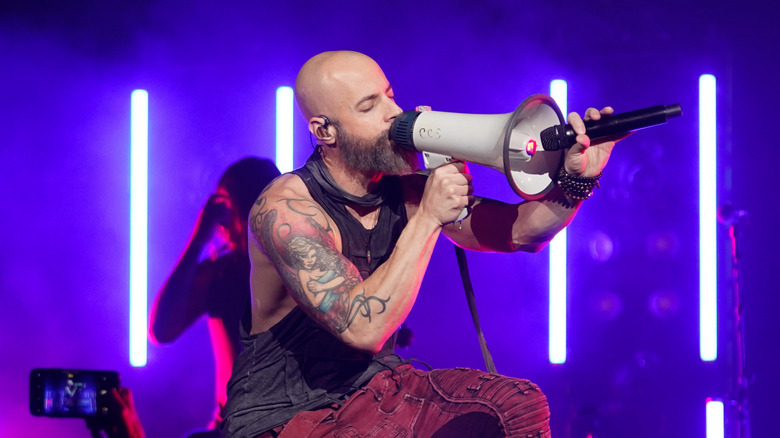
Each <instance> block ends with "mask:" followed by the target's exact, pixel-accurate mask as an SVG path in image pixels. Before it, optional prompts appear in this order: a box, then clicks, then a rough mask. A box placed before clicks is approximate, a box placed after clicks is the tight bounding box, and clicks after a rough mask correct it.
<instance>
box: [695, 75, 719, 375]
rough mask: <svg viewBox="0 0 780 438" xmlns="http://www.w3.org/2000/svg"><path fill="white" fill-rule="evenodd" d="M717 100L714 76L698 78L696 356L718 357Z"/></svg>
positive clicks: (702, 357)
mask: <svg viewBox="0 0 780 438" xmlns="http://www.w3.org/2000/svg"><path fill="white" fill-rule="evenodd" d="M716 105H717V99H716V83H715V77H714V76H712V75H701V76H700V77H699V355H700V357H701V360H703V361H714V360H716V359H717V358H718V316H717V312H718V257H717V253H718V243H717V242H718V240H717V237H718V236H717V221H718V207H717V183H718V180H717V171H716V166H717V152H718V149H717V126H716V122H717V111H716V108H717V106H716Z"/></svg>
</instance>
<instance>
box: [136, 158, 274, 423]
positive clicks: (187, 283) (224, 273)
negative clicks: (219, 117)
mask: <svg viewBox="0 0 780 438" xmlns="http://www.w3.org/2000/svg"><path fill="white" fill-rule="evenodd" d="M277 176H279V170H278V169H277V168H276V166H275V165H274V163H273V162H271V161H270V160H267V159H260V158H254V157H249V158H244V159H242V160H240V161H238V162H236V163H234V164H232V165H231V166H230V167H228V169H227V170H226V171H225V173H224V174H223V175H222V177H221V179H220V180H219V184H218V185H217V190H216V192H215V193H214V194H212V195H211V196H209V199H208V201H206V205H205V206H204V207H203V210H202V211H201V213H200V217H199V218H198V221H197V224H196V225H195V228H194V230H193V232H192V237H191V238H190V241H189V243H188V244H187V246H186V248H185V249H184V253H183V254H182V256H181V258H180V259H179V262H178V263H177V264H176V267H174V269H173V272H171V275H170V276H169V277H168V279H167V281H166V282H165V285H164V286H163V287H162V289H160V291H159V293H158V295H157V299H156V301H155V303H154V307H153V309H152V314H151V318H150V325H149V337H150V339H151V340H152V341H153V342H155V343H156V344H165V343H169V342H173V341H175V340H176V339H177V338H178V337H179V336H181V334H182V333H184V331H185V330H187V329H188V328H189V327H190V326H192V325H193V323H195V322H196V321H197V320H199V319H200V318H201V317H203V316H204V315H205V316H207V317H208V329H209V334H210V337H211V347H212V350H213V353H214V364H215V372H216V375H215V398H216V404H217V411H216V414H215V417H214V419H213V421H212V423H211V424H210V425H209V427H210V428H215V427H216V426H217V425H218V423H219V422H220V421H221V419H222V408H223V407H224V405H225V401H226V399H227V395H226V393H225V388H226V385H227V382H228V379H229V378H230V372H231V368H232V366H233V361H234V360H235V358H236V356H237V355H238V353H239V351H240V348H241V344H240V336H239V320H240V319H241V316H242V314H243V312H244V311H245V309H246V308H247V306H248V305H249V301H250V294H249V269H250V264H249V256H248V254H247V217H248V215H249V210H250V209H251V208H252V205H253V203H254V202H255V200H256V199H257V197H258V195H259V194H260V192H261V191H262V190H263V189H264V188H265V186H266V185H268V183H269V182H271V180H273V179H274V178H276V177H277Z"/></svg>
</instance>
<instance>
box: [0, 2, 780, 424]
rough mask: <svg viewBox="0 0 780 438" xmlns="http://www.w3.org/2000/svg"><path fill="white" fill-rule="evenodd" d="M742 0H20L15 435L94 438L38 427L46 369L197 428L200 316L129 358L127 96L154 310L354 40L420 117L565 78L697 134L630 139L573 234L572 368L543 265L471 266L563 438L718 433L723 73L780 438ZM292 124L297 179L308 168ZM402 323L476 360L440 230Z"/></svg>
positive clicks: (2, 240)
mask: <svg viewBox="0 0 780 438" xmlns="http://www.w3.org/2000/svg"><path fill="white" fill-rule="evenodd" d="M747 3H748V2H742V3H735V2H687V3H682V2H679V3H677V4H674V5H672V4H669V5H664V4H661V2H640V1H635V0H631V1H613V0H595V1H593V2H590V3H589V4H586V3H583V4H574V3H573V2H572V3H571V4H570V2H562V1H550V2H543V1H542V2H534V3H532V2H520V1H510V0H483V1H480V2H471V1H443V0H435V1H419V2H405V1H394V2H385V1H377V2H358V1H354V2H315V1H289V2H273V3H271V2H261V1H255V2H250V1H239V2H229V4H228V5H220V6H217V4H216V3H214V2H204V1H169V2H152V1H137V2H121V1H104V2H86V1H76V2H57V1H45V2H25V1H17V2H14V1H11V2H4V3H3V5H2V6H0V60H1V61H2V66H1V67H0V97H1V98H2V99H0V102H1V103H0V147H2V155H0V157H2V158H1V159H0V175H2V184H0V195H2V196H1V197H0V199H2V200H3V214H2V216H0V217H1V219H0V247H1V248H3V251H2V256H0V297H2V306H0V339H2V360H0V375H2V377H3V379H2V380H3V387H4V388H3V391H0V434H2V435H3V436H63V437H86V436H88V432H87V430H86V427H85V426H84V424H83V422H82V421H80V420H64V419H49V418H36V417H33V416H32V415H31V414H30V413H29V409H28V376H29V372H30V370H31V369H32V368H35V367H70V368H95V369H114V370H117V371H119V372H120V373H121V375H122V381H123V384H124V385H125V386H127V387H130V388H132V390H133V392H134V395H135V400H136V404H137V407H138V411H139V414H140V416H141V419H142V421H143V423H144V425H145V428H146V431H147V434H148V436H149V437H152V438H154V437H178V436H183V435H185V434H186V433H187V432H188V431H191V430H193V429H195V428H198V427H200V426H204V425H205V424H206V422H207V421H208V420H209V417H210V414H211V412H212V403H213V397H212V385H213V364H212V359H211V351H210V348H209V345H208V338H207V332H206V325H205V323H204V322H203V321H201V322H200V323H199V324H198V325H197V326H195V327H194V328H193V329H191V330H190V331H188V332H187V333H186V334H185V335H184V337H183V338H181V339H180V340H179V341H177V342H176V343H174V344H172V345H169V346H165V347H154V346H152V345H150V347H149V360H148V365H147V366H146V367H143V368H132V367H130V365H129V360H128V353H127V351H128V345H127V344H128V341H127V339H128V333H127V332H128V329H127V326H128V322H127V315H128V304H127V303H128V297H127V294H128V293H127V290H128V276H129V272H128V265H129V259H128V253H129V229H128V227H129V99H130V92H131V91H132V90H133V89H135V88H144V89H147V90H148V91H149V93H150V125H151V126H150V155H149V158H150V175H149V180H150V193H149V207H150V213H149V291H150V293H149V302H150V304H151V302H152V301H153V299H154V296H155V293H156V290H157V289H158V288H159V287H160V285H161V284H162V283H163V281H164V280H165V278H166V276H167V275H168V273H169V272H170V270H171V269H172V267H173V265H174V264H175V262H176V260H177V259H178V257H179V255H180V252H181V251H182V249H183V247H184V245H185V243H186V242H187V240H188V238H189V235H190V232H191V229H192V226H193V225H194V223H195V219H196V217H197V214H198V212H199V209H200V208H201V207H202V205H203V203H205V201H206V199H207V197H208V194H209V193H210V192H211V190H213V189H214V187H215V185H216V182H217V179H218V177H219V175H220V174H221V172H222V171H223V170H224V169H225V168H226V167H227V165H228V164H230V163H231V162H233V161H235V160H237V159H239V158H241V157H243V156H246V155H258V156H264V157H269V158H273V156H274V93H275V90H276V88H277V87H278V86H280V85H292V83H293V81H294V78H295V75H296V73H297V70H298V69H299V67H300V66H301V64H302V63H303V62H304V61H305V60H306V59H308V58H309V57H310V56H312V55H314V54H316V53H318V52H320V51H323V50H333V49H351V50H358V51H362V52H365V53H367V54H369V55H370V56H372V57H373V58H374V59H376V60H377V61H378V62H379V63H380V65H382V66H383V68H384V69H385V72H386V74H387V75H388V77H389V79H390V81H391V82H392V83H393V85H394V88H395V91H396V96H397V101H398V103H399V105H401V106H402V107H403V108H405V109H411V108H413V107H414V106H416V105H421V104H425V105H431V106H432V107H433V109H436V110H441V111H454V112H465V113H485V114H487V113H506V112H511V111H513V110H514V108H515V107H516V106H517V105H518V104H519V103H520V102H521V101H522V100H523V99H524V98H525V97H527V96H529V95H531V94H535V93H548V89H549V88H548V87H549V81H550V80H551V79H556V78H562V79H566V80H567V81H568V83H569V96H570V97H569V108H570V110H574V111H579V112H582V111H583V110H584V109H585V108H587V107H588V106H597V107H601V106H604V105H612V106H614V107H615V108H616V110H617V111H618V112H621V111H628V110H632V109H638V108H643V107H647V106H652V105H658V104H672V103H680V104H681V105H682V108H683V112H684V116H683V117H682V118H680V119H674V120H672V121H670V123H669V124H667V125H665V126H662V127H657V128H652V129H651V130H647V131H643V132H640V133H637V134H635V135H634V136H633V137H631V138H629V139H627V140H626V141H624V142H623V143H622V144H620V145H619V147H618V148H617V149H616V151H615V153H614V155H613V158H612V161H611V162H610V165H609V166H608V168H607V172H606V173H605V175H604V178H603V179H602V187H603V188H602V189H600V190H599V191H598V192H597V193H596V196H595V197H594V198H593V199H592V200H589V201H588V202H587V203H586V205H585V207H584V208H583V209H582V211H581V213H580V215H579V216H578V218H577V219H576V220H575V222H574V223H573V224H572V225H571V227H570V231H569V253H570V256H569V261H570V272H569V284H570V304H569V311H570V320H569V361H568V363H567V364H566V365H564V366H558V367H553V366H551V365H550V364H549V363H548V361H547V298H546V293H547V292H546V291H547V256H548V252H547V251H546V250H545V251H543V252H542V253H540V254H515V255H496V254H473V253H472V254H469V262H470V267H471V272H472V276H473V281H474V287H475V291H476V295H477V299H478V304H479V309H480V314H481V317H482V324H483V329H484V331H485V334H486V336H487V339H488V342H489V344H490V346H491V350H492V352H493V356H494V359H495V361H496V364H497V367H498V370H499V371H500V372H502V373H504V374H509V375H513V376H518V377H526V378H529V379H531V380H534V381H535V382H537V383H539V384H540V385H541V386H542V388H543V389H544V390H545V392H546V393H547V394H548V397H549V399H550V404H551V407H552V414H553V419H552V421H553V431H554V434H555V436H556V437H572V438H574V437H582V436H585V432H586V431H587V429H588V427H589V426H592V425H594V424H597V430H598V432H599V433H600V435H598V434H597V435H596V436H603V437H625V436H633V437H644V436H648V437H649V436H653V437H659V436H663V437H704V428H703V423H704V411H703V406H704V400H705V398H706V397H709V396H715V397H718V396H724V395H725V391H726V390H727V388H728V376H729V364H730V362H729V359H728V358H729V354H730V353H731V351H732V350H731V348H730V346H731V344H730V343H729V342H728V336H729V333H728V332H727V331H726V330H723V332H722V333H721V337H722V342H721V349H720V352H721V359H720V360H719V361H718V362H717V363H715V364H702V363H701V361H700V360H699V357H698V335H697V330H698V317H697V306H698V301H697V300H698V265H697V257H698V256H697V243H698V242H697V241H698V234H697V233H698V222H697V211H698V210H697V203H698V199H697V183H698V179H697V178H698V177H697V137H696V133H697V117H698V109H697V81H698V76H699V75H700V74H702V73H713V74H715V75H716V76H717V78H718V81H719V82H718V93H719V97H718V99H719V108H718V114H719V134H720V147H721V148H722V151H721V153H720V155H719V160H720V168H719V173H718V177H719V181H720V183H721V188H720V198H719V201H720V203H721V204H727V203H728V204H732V205H734V206H736V207H737V208H740V209H745V210H746V211H748V212H749V218H748V221H747V225H748V226H747V227H746V228H745V233H744V235H743V238H744V240H742V241H741V254H742V262H743V265H742V272H741V275H742V288H743V291H744V294H745V306H746V315H745V319H746V325H747V330H746V335H747V355H748V358H747V360H748V366H749V371H750V372H751V373H752V374H754V375H755V381H754V384H753V385H752V386H751V388H750V407H751V417H752V427H753V434H754V436H756V437H760V436H771V435H773V431H774V427H773V426H774V421H773V420H775V418H776V412H775V407H776V405H777V403H776V401H775V399H774V397H773V394H775V393H776V392H777V391H778V390H780V379H779V378H778V376H777V374H776V371H775V368H776V367H775V366H773V365H772V364H773V363H774V361H775V360H777V351H778V349H777V341H776V340H775V335H776V333H777V332H778V330H777V329H776V325H775V322H776V311H775V308H776V307H777V305H778V298H777V292H778V286H777V284H776V282H775V281H773V277H774V275H776V271H775V272H773V271H771V269H773V268H775V266H774V265H775V261H776V260H777V257H776V255H775V249H776V248H777V247H778V244H780V242H778V233H777V232H776V231H775V226H774V223H772V222H771V221H772V219H771V218H772V217H773V215H774V214H775V211H776V210H777V206H776V205H777V201H775V198H776V197H777V195H778V193H779V192H778V190H777V188H776V186H777V184H776V180H777V177H776V173H777V170H776V169H775V165H774V162H772V161H771V160H772V159H773V157H774V156H776V152H775V151H774V150H773V149H770V147H771V146H774V145H773V144H772V143H771V140H770V138H769V136H770V133H769V131H770V128H771V127H772V126H774V124H773V122H772V121H771V118H773V114H774V110H775V109H774V107H773V105H771V104H772V103H774V102H776V101H777V100H778V98H780V96H778V88H777V86H776V85H774V83H772V82H770V81H772V80H774V73H775V72H776V68H777V55H776V53H775V52H776V50H775V47H776V46H777V44H778V43H779V42H780V38H778V31H777V26H776V23H775V22H774V21H775V18H776V12H775V11H774V10H773V9H772V7H770V6H767V7H766V8H765V9H763V10H761V9H758V8H755V7H754V8H753V9H750V7H749V6H747ZM767 119H769V120H767ZM301 120H302V119H301V118H300V117H298V118H296V123H297V126H296V136H297V137H296V140H295V143H296V148H297V152H296V158H295V164H296V166H297V165H300V164H302V163H303V161H304V160H305V158H306V156H307V155H308V151H310V145H309V140H308V138H307V133H306V130H305V126H304V124H303V123H300V122H301ZM473 173H474V174H475V183H474V185H475V188H476V193H477V194H478V195H482V196H490V197H495V198H498V199H502V200H506V201H515V200H516V199H517V197H516V195H514V193H512V192H511V191H510V190H509V188H508V186H507V184H506V181H505V178H504V176H503V175H501V174H500V173H498V172H493V171H489V170H484V169H480V168H478V167H477V166H473ZM721 231H722V233H721V234H722V236H723V239H721V241H720V244H721V247H722V250H721V251H720V253H721V254H722V255H724V256H726V255H727V254H728V240H727V239H726V235H725V228H722V229H721ZM610 242H611V245H612V246H611V248H612V249H611V251H610V246H609V245H607V244H608V243H610ZM728 269H729V266H728V263H722V268H721V271H722V272H721V274H720V276H721V279H722V285H723V288H724V290H728V288H729V277H728ZM724 301H726V300H724ZM658 303H660V305H659V304H658ZM722 304H723V306H722V307H721V312H720V315H721V317H722V318H723V321H724V324H722V325H721V328H725V322H726V321H727V317H728V315H729V310H728V309H727V308H726V307H727V306H728V304H729V303H728V302H724V303H722ZM409 326H410V327H411V328H412V329H413V330H414V334H415V341H414V343H413V344H412V346H411V347H410V348H409V349H408V350H406V351H403V354H404V356H406V357H416V358H420V359H422V360H424V361H426V362H428V363H430V364H431V365H432V366H434V367H453V366H467V367H475V368H482V367H483V364H482V358H481V356H480V352H479V346H478V343H477V339H476V336H475V334H474V328H473V325H472V323H471V319H470V316H469V314H468V308H467V305H466V300H465V298H464V296H463V291H462V286H461V284H460V279H459V277H458V273H457V265H456V262H455V257H454V254H453V250H452V245H451V244H450V243H449V242H447V241H446V240H444V239H442V240H441V241H440V242H439V244H438V245H437V248H436V250H435V252H434V256H433V260H432V263H431V268H430V269H429V271H428V273H427V275H426V277H425V281H424V284H423V290H422V291H421V293H420V298H419V300H418V303H417V306H416V307H415V309H414V310H413V312H412V314H411V316H410V319H409Z"/></svg>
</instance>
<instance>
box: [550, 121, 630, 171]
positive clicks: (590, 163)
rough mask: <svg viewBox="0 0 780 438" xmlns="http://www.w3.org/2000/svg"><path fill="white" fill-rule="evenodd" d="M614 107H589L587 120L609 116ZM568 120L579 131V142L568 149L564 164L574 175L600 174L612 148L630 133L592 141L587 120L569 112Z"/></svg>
mask: <svg viewBox="0 0 780 438" xmlns="http://www.w3.org/2000/svg"><path fill="white" fill-rule="evenodd" d="M613 111H614V110H613V109H612V107H609V106H608V107H605V108H604V109H602V110H601V111H599V110H597V109H596V108H588V110H587V111H585V120H599V119H601V117H602V116H609V115H611V114H612V113H613ZM568 122H569V123H570V124H571V126H572V128H573V129H574V132H576V133H577V144H575V145H574V146H572V147H571V148H570V149H569V150H567V151H566V160H565V161H564V166H565V168H566V172H568V173H569V174H570V175H574V176H584V177H591V176H596V175H598V174H599V173H600V172H601V170H602V169H604V166H606V165H607V161H608V160H609V155H610V154H611V153H612V148H613V147H614V146H615V143H617V142H618V141H619V140H622V139H623V138H625V137H627V136H628V134H623V135H620V136H613V137H608V138H599V139H596V140H595V141H593V142H591V139H590V138H589V137H588V136H587V134H586V133H585V122H584V121H583V120H582V118H580V115H579V114H577V113H571V114H569V118H568Z"/></svg>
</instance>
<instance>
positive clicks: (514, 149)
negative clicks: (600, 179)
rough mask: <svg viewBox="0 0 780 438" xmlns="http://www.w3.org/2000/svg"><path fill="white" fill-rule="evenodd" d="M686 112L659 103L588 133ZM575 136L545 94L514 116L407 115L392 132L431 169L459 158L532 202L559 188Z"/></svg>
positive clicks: (592, 124) (612, 131) (591, 124)
mask: <svg viewBox="0 0 780 438" xmlns="http://www.w3.org/2000/svg"><path fill="white" fill-rule="evenodd" d="M681 114H682V110H681V109H680V105H679V104H675V105H670V106H665V105H658V106H654V107H650V108H645V109H642V110H637V111H631V112H628V113H623V114H618V115H614V114H613V115H611V116H609V117H603V118H602V119H601V120H599V121H587V122H585V129H586V133H587V134H588V136H589V137H590V138H591V139H594V138H598V137H607V136H612V135H618V134H623V133H627V132H631V131H634V130H637V129H641V128H645V127H648V126H653V125H658V124H661V123H665V122H666V121H667V119H668V118H669V117H676V116H679V115H681ZM575 137H576V133H575V132H574V130H573V129H572V128H571V125H565V124H564V119H563V115H562V114H561V110H560V109H559V108H558V105H556V103H555V101H554V100H553V99H552V98H551V97H550V96H546V95H544V94H534V95H533V96H530V97H528V98H527V99H525V100H524V101H523V102H522V103H521V104H520V106H518V107H517V109H516V110H515V111H514V112H512V113H508V114H460V113H447V112H440V111H406V112H404V113H403V114H401V115H399V116H398V117H397V118H396V119H395V121H394V122H393V125H392V127H391V128H390V139H391V140H393V142H395V143H396V144H397V145H398V146H400V147H403V148H406V149H411V150H415V151H418V152H422V154H423V159H424V160H425V167H426V168H428V169H431V168H435V167H438V166H440V165H442V164H446V163H448V162H451V161H453V160H461V161H468V162H472V163H476V164H481V165H483V166H487V167H490V168H493V169H496V170H498V171H500V172H503V173H504V174H505V175H506V177H507V180H508V181H509V185H510V186H511V187H512V189H513V190H514V191H515V193H517V194H518V195H520V196H521V197H523V198H525V199H528V200H535V199H539V198H541V197H543V196H544V195H545V194H547V193H548V192H549V191H550V190H551V189H552V188H553V185H554V178H555V176H556V175H557V173H558V170H559V169H560V166H561V164H562V162H563V160H562V158H563V149H565V148H568V147H571V146H572V145H574V144H575V140H574V138H575Z"/></svg>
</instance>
